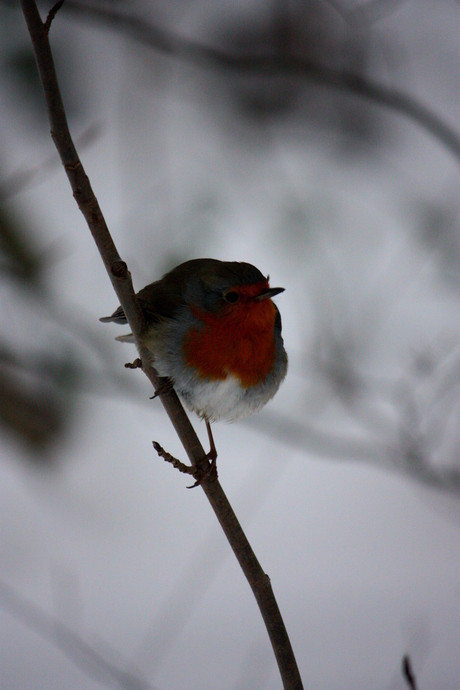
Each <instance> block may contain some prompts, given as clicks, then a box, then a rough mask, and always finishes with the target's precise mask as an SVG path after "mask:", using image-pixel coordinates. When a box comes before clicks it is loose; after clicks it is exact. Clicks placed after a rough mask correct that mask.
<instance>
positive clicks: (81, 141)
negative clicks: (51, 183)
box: [0, 123, 102, 201]
mask: <svg viewBox="0 0 460 690" xmlns="http://www.w3.org/2000/svg"><path fill="white" fill-rule="evenodd" d="M101 132H102V127H101V124H100V123H93V124H92V125H90V126H89V127H88V128H87V129H86V130H85V131H84V132H83V133H82V134H81V135H80V136H79V137H78V138H77V139H76V143H77V145H78V146H79V147H80V148H81V149H86V148H87V147H88V146H90V145H91V144H93V143H94V142H95V141H96V140H97V139H98V138H99V137H100V135H101ZM59 168H60V161H59V156H57V155H56V153H53V154H52V155H51V156H49V157H48V158H46V159H45V160H43V161H42V162H41V163H38V165H35V166H33V167H32V168H27V169H23V170H18V171H17V172H15V173H12V174H11V175H9V176H8V177H5V178H3V179H1V180H0V201H4V200H6V199H11V198H12V197H14V196H16V194H21V192H24V191H26V190H27V189H30V188H31V187H33V186H34V185H40V184H42V183H43V182H46V180H47V179H48V175H51V174H52V172H53V171H54V170H57V169H59Z"/></svg>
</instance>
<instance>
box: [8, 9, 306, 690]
mask: <svg viewBox="0 0 460 690" xmlns="http://www.w3.org/2000/svg"><path fill="white" fill-rule="evenodd" d="M21 6H22V10H23V13H24V17H25V19H26V23H27V27H28V29H29V33H30V36H31V40H32V44H33V47H34V52H35V57H36V61H37V66H38V71H39V74H40V79H41V82H42V85H43V90H44V93H45V100H46V104H47V109H48V115H49V119H50V124H51V136H52V138H53V140H54V143H55V145H56V148H57V149H58V151H59V155H60V157H61V160H62V163H63V165H64V168H65V170H66V173H67V176H68V179H69V182H70V185H71V188H72V190H73V194H74V197H75V200H76V201H77V204H78V206H79V208H80V210H81V212H82V213H83V215H84V217H85V219H86V221H87V223H88V226H89V228H90V231H91V233H92V235H93V238H94V240H95V242H96V246H97V247H98V250H99V253H100V255H101V258H102V260H103V262H104V265H105V268H106V270H107V273H108V274H109V276H110V279H111V281H112V285H113V287H114V290H115V292H116V294H117V296H118V299H119V300H120V304H121V306H122V308H123V310H124V313H125V314H126V317H127V319H128V322H129V325H130V327H131V329H132V332H133V335H134V339H135V342H136V345H137V347H138V350H139V354H140V356H141V360H142V364H143V370H144V373H145V374H146V375H147V376H148V378H149V380H150V381H151V382H152V384H153V386H154V388H155V390H158V389H159V388H160V385H161V379H159V377H158V375H157V373H156V371H155V370H154V369H153V367H152V366H151V364H150V363H149V356H148V353H147V352H146V350H145V348H144V347H142V346H141V344H140V334H141V332H142V329H143V326H144V315H143V313H142V310H141V309H140V307H139V303H138V301H137V299H136V296H135V294H134V290H133V286H132V281H131V276H130V273H129V271H128V268H127V266H126V264H125V263H124V261H122V260H121V258H120V256H119V254H118V251H117V249H116V247H115V244H114V242H113V240H112V237H111V235H110V232H109V230H108V227H107V225H106V223H105V220H104V217H103V215H102V211H101V209H100V207H99V204H98V202H97V199H96V197H95V195H94V192H93V190H92V188H91V185H90V182H89V179H88V177H87V175H86V173H85V171H84V169H83V166H82V163H81V161H80V159H79V156H78V154H77V151H76V149H75V146H74V144H73V141H72V138H71V135H70V131H69V128H68V124H67V118H66V114H65V110H64V105H63V103H62V98H61V94H60V90H59V85H58V80H57V76H56V72H55V67H54V61H53V56H52V53H51V49H50V45H49V41H48V31H47V30H46V27H45V24H44V23H43V22H42V20H41V18H40V15H39V12H38V9H37V6H36V3H35V0H21ZM160 390H161V389H160ZM160 398H161V401H162V403H163V405H164V407H165V410H166V412H167V413H168V415H169V417H170V419H171V421H172V423H173V426H174V428H175V430H176V432H177V434H178V436H179V438H180V440H181V442H182V444H183V446H184V448H185V450H186V452H187V455H188V456H189V459H190V461H191V462H192V464H193V465H196V466H197V467H198V468H200V469H203V470H205V469H206V467H207V466H208V461H207V459H206V454H205V451H204V449H203V447H202V446H201V444H200V442H199V440H198V437H197V435H196V433H195V431H194V429H193V427H192V425H191V424H190V421H189V419H188V417H187V415H186V413H185V410H184V408H183V407H182V405H181V403H180V401H179V398H178V397H177V395H176V393H175V392H174V390H166V391H161V392H160ZM201 486H202V488H203V490H204V491H205V493H206V496H207V497H208V499H209V501H210V503H211V505H212V507H213V509H214V511H215V513H216V516H217V518H218V520H219V522H220V525H221V527H222V529H223V530H224V532H225V535H226V536H227V539H228V540H229V543H230V545H231V547H232V549H233V551H234V553H235V555H236V557H237V559H238V561H239V564H240V566H241V568H242V570H243V572H244V574H245V575H246V578H247V579H248V582H249V584H250V586H251V588H252V591H253V593H254V596H255V598H256V601H257V603H258V605H259V608H260V611H261V614H262V617H263V619H264V622H265V625H266V628H267V632H268V634H269V637H270V641H271V643H272V646H273V651H274V653H275V657H276V660H277V662H278V667H279V670H280V674H281V677H282V680H283V685H284V688H286V689H289V690H301V688H302V687H303V686H302V681H301V678H300V674H299V670H298V668H297V662H296V660H295V657H294V654H293V651H292V647H291V643H290V641H289V637H288V634H287V631H286V628H285V626H284V622H283V619H282V617H281V613H280V611H279V608H278V605H277V603H276V600H275V598H274V595H273V591H272V588H271V584H270V579H269V577H268V576H267V575H266V574H265V573H264V571H263V570H262V568H261V566H260V564H259V562H258V560H257V558H256V556H255V554H254V552H253V550H252V548H251V546H250V544H249V542H248V540H247V538H246V536H245V534H244V532H243V530H242V529H241V526H240V524H239V522H238V520H237V518H236V516H235V514H234V512H233V509H232V507H231V506H230V503H229V502H228V500H227V497H226V496H225V494H224V492H223V490H222V488H221V486H220V484H219V482H218V481H211V480H210V479H209V478H205V479H204V481H203V483H202V484H201Z"/></svg>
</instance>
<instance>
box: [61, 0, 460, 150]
mask: <svg viewBox="0 0 460 690" xmlns="http://www.w3.org/2000/svg"><path fill="white" fill-rule="evenodd" d="M64 7H65V9H66V10H68V11H69V12H73V13H74V14H75V15H76V16H77V17H81V18H82V19H88V20H90V21H91V20H93V21H94V20H99V21H101V22H102V21H103V22H104V23H105V24H106V25H107V26H111V27H113V28H114V29H116V30H117V31H120V32H122V33H125V34H128V35H130V36H132V37H133V38H135V39H136V40H137V41H140V42H141V43H144V44H145V45H149V46H150V47H151V48H153V49H154V50H158V51H159V52H162V53H165V54H166V55H171V56H172V57H176V58H179V59H181V60H185V61H188V62H193V63H195V64H198V65H205V66H206V65H211V66H215V67H219V68H221V69H228V70H232V71H234V72H241V73H248V72H249V73H251V72H252V73H253V74H292V75H296V76H299V77H305V78H307V79H310V80H311V81H313V82H315V83H317V84H320V85H322V86H326V87H329V88H332V89H335V90H337V91H344V92H346V93H350V94H354V95H356V96H359V97H361V98H364V99H366V100H368V101H370V102H373V103H377V104H378V105H381V106H384V107H386V108H388V109H389V110H393V111H394V112H396V113H399V114H400V115H403V116H404V117H407V118H409V119H410V120H412V121H413V122H415V123H416V124H418V125H419V126H420V127H423V128H424V129H425V130H426V131H427V132H429V133H430V134H431V135H432V136H433V137H435V138H436V139H438V140H439V141H440V142H441V143H442V144H443V145H444V146H445V147H446V148H447V149H449V150H450V151H451V153H452V154H453V155H454V156H455V157H456V158H457V159H460V134H459V133H458V132H457V131H456V130H455V129H453V127H450V125H448V124H447V123H446V122H444V120H443V119H442V118H441V117H440V116H439V115H437V114H436V113H434V112H433V111H431V110H430V109H429V108H428V107H427V106H425V105H423V104H422V103H420V102H419V101H418V100H417V99H416V98H414V97H412V96H409V95H408V94H406V93H405V92H404V91H400V90H399V89H395V88H392V87H389V86H385V85H383V84H379V83H378V82H375V81H373V80H371V79H368V78H367V77H364V76H362V75H361V74H358V73H355V72H350V71H348V70H340V69H335V68H333V67H327V66H326V65H321V64H319V63H317V62H314V61H312V60H309V59H308V58H303V57H298V56H296V55H289V54H287V55H279V54H276V55H273V54H272V55H239V54H236V53H229V52H226V51H225V50H221V49H220V48H214V47H213V46H209V45H205V44H203V43H199V42H197V41H194V40H190V39H187V38H184V37H182V36H179V35H177V34H174V33H172V32H170V31H167V30H165V29H161V28H160V27H158V26H156V25H155V24H151V23H149V22H148V21H146V20H145V19H139V18H138V17H135V16H133V15H129V14H126V13H125V12H119V11H118V10H116V9H113V7H110V8H105V7H96V6H95V5H93V4H83V3H81V2H78V0H68V2H67V3H66V4H65V5H64Z"/></svg>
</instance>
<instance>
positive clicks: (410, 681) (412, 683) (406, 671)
mask: <svg viewBox="0 0 460 690" xmlns="http://www.w3.org/2000/svg"><path fill="white" fill-rule="evenodd" d="M402 674H403V677H404V680H405V681H406V683H407V685H408V686H409V688H410V690H417V682H416V680H415V676H414V672H413V670H412V664H411V660H410V656H407V655H406V656H405V657H403V660H402Z"/></svg>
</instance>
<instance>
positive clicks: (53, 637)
mask: <svg viewBox="0 0 460 690" xmlns="http://www.w3.org/2000/svg"><path fill="white" fill-rule="evenodd" d="M0 606H1V607H2V608H3V609H4V610H5V611H8V613H9V614H10V615H12V616H14V618H15V619H16V620H18V621H21V622H22V623H24V624H25V625H27V627H28V628H29V629H30V630H34V631H35V632H36V633H37V634H38V635H40V637H42V638H44V639H45V640H48V641H50V642H51V643H52V644H53V645H55V647H57V648H58V649H60V650H61V651H62V652H63V653H64V654H65V655H66V656H67V657H68V658H69V659H70V660H71V661H73V663H74V664H75V665H76V666H78V668H80V669H82V671H84V672H85V673H86V675H88V676H89V677H90V678H94V679H96V680H97V681H98V682H100V683H104V684H105V685H108V686H109V687H116V688H122V689H123V690H149V688H150V689H151V688H152V686H151V685H150V684H149V683H147V682H146V681H144V680H141V679H140V678H138V677H137V676H135V675H134V674H133V673H130V672H128V671H124V670H123V669H121V668H118V667H117V666H115V665H114V664H112V663H110V662H109V661H107V660H106V659H104V658H103V657H102V656H101V655H100V654H98V653H97V652H96V651H95V650H94V649H93V648H92V647H91V646H90V645H89V644H88V643H87V642H85V641H84V640H83V639H82V638H81V637H80V636H79V635H77V634H76V633H74V632H73V631H72V630H71V629H70V628H68V627H67V626H66V625H64V624H63V623H61V622H60V621H58V620H56V619H55V618H53V617H52V616H50V615H49V614H48V613H46V612H45V611H42V610H41V609H39V608H38V606H35V604H32V603H31V602H30V601H27V599H25V598H23V597H22V596H20V595H19V594H18V593H17V592H16V591H15V590H14V589H13V588H12V587H10V586H9V585H7V584H6V583H5V582H1V581H0Z"/></svg>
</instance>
